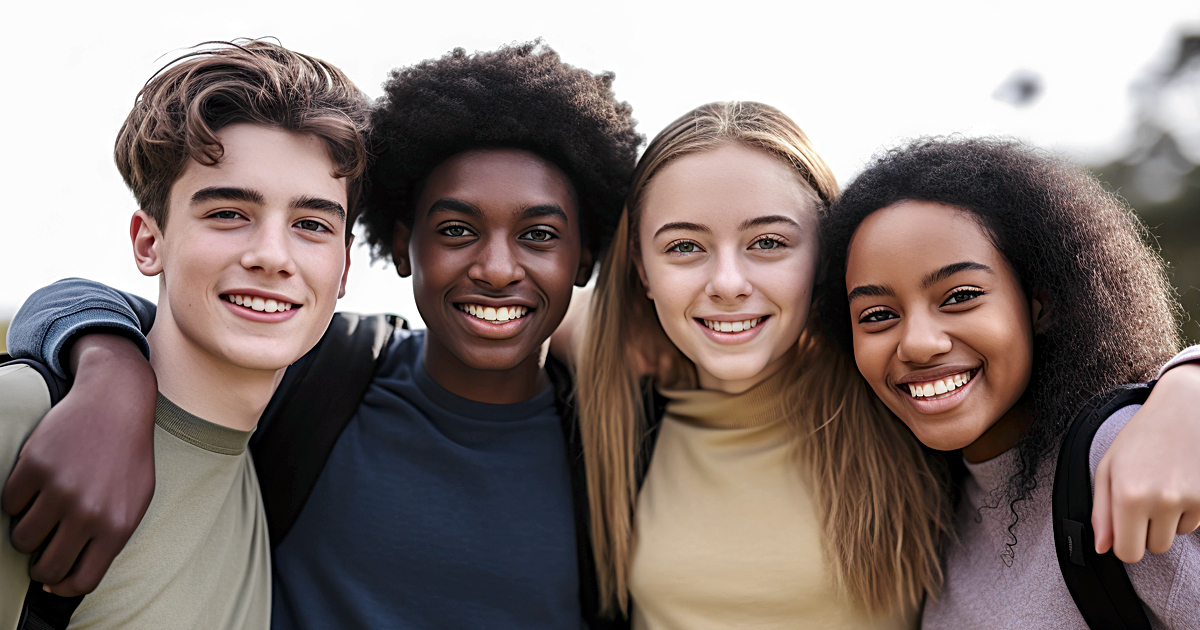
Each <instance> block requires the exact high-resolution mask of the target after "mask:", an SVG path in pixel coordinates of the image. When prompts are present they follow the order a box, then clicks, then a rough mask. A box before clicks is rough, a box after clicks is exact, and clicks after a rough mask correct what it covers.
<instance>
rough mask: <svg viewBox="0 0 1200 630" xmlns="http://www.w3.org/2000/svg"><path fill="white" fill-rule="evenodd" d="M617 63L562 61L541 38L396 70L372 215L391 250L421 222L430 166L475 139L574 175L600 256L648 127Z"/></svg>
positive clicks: (377, 241) (589, 241) (384, 112)
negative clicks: (589, 65) (622, 97)
mask: <svg viewBox="0 0 1200 630" xmlns="http://www.w3.org/2000/svg"><path fill="white" fill-rule="evenodd" d="M614 76H615V75H613V73H611V72H605V73H601V74H592V73H591V72H588V71H587V70H583V69H580V68H575V67H572V66H569V65H567V64H566V63H563V61H562V60H561V59H560V58H559V56H558V53H556V52H554V51H553V50H551V49H550V48H549V47H547V46H544V45H542V44H541V42H540V41H533V42H526V43H523V44H519V45H513V46H505V47H501V48H499V49H497V50H494V51H490V52H477V53H474V54H467V52H466V51H465V50H463V49H462V48H456V49H454V50H453V51H452V52H450V53H449V54H447V55H446V56H444V57H442V58H440V59H431V60H427V61H423V62H421V63H419V64H417V65H415V66H411V67H407V68H400V69H396V70H393V71H392V73H391V75H390V78H389V79H388V81H387V82H386V83H385V84H384V86H383V87H384V95H383V96H382V97H380V99H379V101H378V102H377V104H376V108H375V111H374V115H373V131H372V134H371V147H372V153H373V154H374V155H376V156H377V159H376V161H375V162H374V164H373V166H372V169H371V176H370V180H371V186H370V189H369V191H368V195H367V204H366V209H365V210H364V213H363V225H364V227H365V228H366V237H367V242H369V243H370V244H371V247H372V251H373V253H374V256H375V257H376V258H377V259H379V258H382V259H387V258H390V257H391V254H392V240H393V236H394V234H395V229H396V223H397V221H399V222H401V223H402V224H403V225H406V226H409V227H411V226H412V221H413V210H414V208H413V205H414V204H415V203H416V199H417V197H418V196H419V195H420V189H421V186H422V185H423V183H424V180H425V178H426V176H427V175H429V172H430V171H432V170H433V169H434V168H435V167H436V166H437V165H438V164H441V163H442V162H443V161H445V160H446V159H447V158H449V157H451V156H453V155H456V154H458V153H461V152H463V151H467V150H470V149H491V148H514V149H523V150H526V151H530V152H532V153H534V154H536V155H538V156H539V157H541V158H543V159H545V160H547V161H548V162H551V163H552V164H554V165H555V166H557V167H558V168H560V169H562V171H563V172H564V173H565V174H566V175H567V179H568V181H569V182H570V183H571V185H572V188H573V191H572V192H573V194H574V195H575V196H576V199H577V201H578V205H579V216H580V219H581V223H582V226H581V227H582V235H583V244H584V246H585V247H586V248H588V249H589V250H590V251H591V252H592V253H593V255H594V256H595V257H596V258H599V254H600V252H601V251H602V250H603V248H604V247H605V246H606V245H607V244H608V240H609V238H610V237H611V236H612V232H613V230H614V228H615V225H616V222H617V217H618V215H619V214H620V212H621V205H622V203H623V202H624V200H625V193H626V191H628V190H629V176H630V173H632V171H633V166H634V163H635V160H636V159H637V149H638V147H639V146H640V145H641V143H642V141H643V137H642V136H641V135H640V134H638V133H637V131H635V129H634V120H633V118H632V114H633V110H632V108H631V107H630V106H629V104H628V103H625V102H621V101H618V100H617V99H616V96H615V95H614V93H613V90H612V83H613V79H614Z"/></svg>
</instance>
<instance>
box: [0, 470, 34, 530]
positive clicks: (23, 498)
mask: <svg viewBox="0 0 1200 630" xmlns="http://www.w3.org/2000/svg"><path fill="white" fill-rule="evenodd" d="M27 463H28V460H26V459H25V458H22V457H18V458H17V465H16V466H14V467H13V471H12V474H11V475H9V476H8V481H7V482H5V484H4V493H3V495H0V509H3V510H4V511H5V512H6V513H8V514H10V515H12V516H16V515H18V514H20V513H21V512H23V511H25V508H27V507H29V503H30V501H33V497H35V496H37V493H38V489H39V488H41V487H42V485H43V483H44V480H43V478H42V475H41V474H39V472H38V469H37V467H35V466H29V465H27Z"/></svg>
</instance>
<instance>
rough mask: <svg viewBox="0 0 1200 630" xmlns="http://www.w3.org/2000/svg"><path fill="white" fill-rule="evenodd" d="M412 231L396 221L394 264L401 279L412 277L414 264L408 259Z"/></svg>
mask: <svg viewBox="0 0 1200 630" xmlns="http://www.w3.org/2000/svg"><path fill="white" fill-rule="evenodd" d="M411 235H412V231H411V230H409V229H408V226H407V225H404V222H403V221H401V220H400V219H396V227H395V229H394V230H393V232H392V262H394V263H395V264H396V273H397V274H399V276H400V277H401V278H407V277H409V276H411V275H412V263H411V262H410V261H409V258H408V239H409V237H410V236H411Z"/></svg>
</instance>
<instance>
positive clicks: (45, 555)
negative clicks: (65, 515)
mask: <svg viewBox="0 0 1200 630" xmlns="http://www.w3.org/2000/svg"><path fill="white" fill-rule="evenodd" d="M87 543H88V538H87V536H86V534H85V533H84V532H83V529H82V528H81V527H78V526H76V525H74V524H73V523H72V522H69V521H68V522H64V523H62V525H60V526H59V528H58V530H57V531H55V532H54V535H53V536H52V537H51V538H50V542H48V543H47V544H46V548H45V550H44V551H42V553H41V555H40V556H38V558H37V561H36V562H34V563H33V564H32V565H30V567H29V579H31V580H33V581H35V582H41V583H43V584H47V585H49V586H50V588H51V589H53V588H54V585H55V584H58V583H59V582H61V581H62V579H63V578H64V577H66V575H67V573H68V572H69V571H70V570H71V567H73V566H75V560H76V559H78V558H79V552H81V551H83V548H84V546H85V545H87ZM51 592H53V591H51Z"/></svg>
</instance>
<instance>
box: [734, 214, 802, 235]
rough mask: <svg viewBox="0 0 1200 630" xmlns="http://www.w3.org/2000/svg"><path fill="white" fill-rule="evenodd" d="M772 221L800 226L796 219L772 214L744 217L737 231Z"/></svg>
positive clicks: (768, 223)
mask: <svg viewBox="0 0 1200 630" xmlns="http://www.w3.org/2000/svg"><path fill="white" fill-rule="evenodd" d="M772 223H789V224H791V225H793V226H795V227H797V228H799V227H800V224H799V223H796V221H795V220H794V219H792V218H791V217H785V216H783V215H782V214H772V215H769V216H765V217H756V218H753V219H746V220H745V221H742V224H741V225H739V226H738V231H741V230H748V229H750V228H752V227H758V226H760V225H771V224H772Z"/></svg>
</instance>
